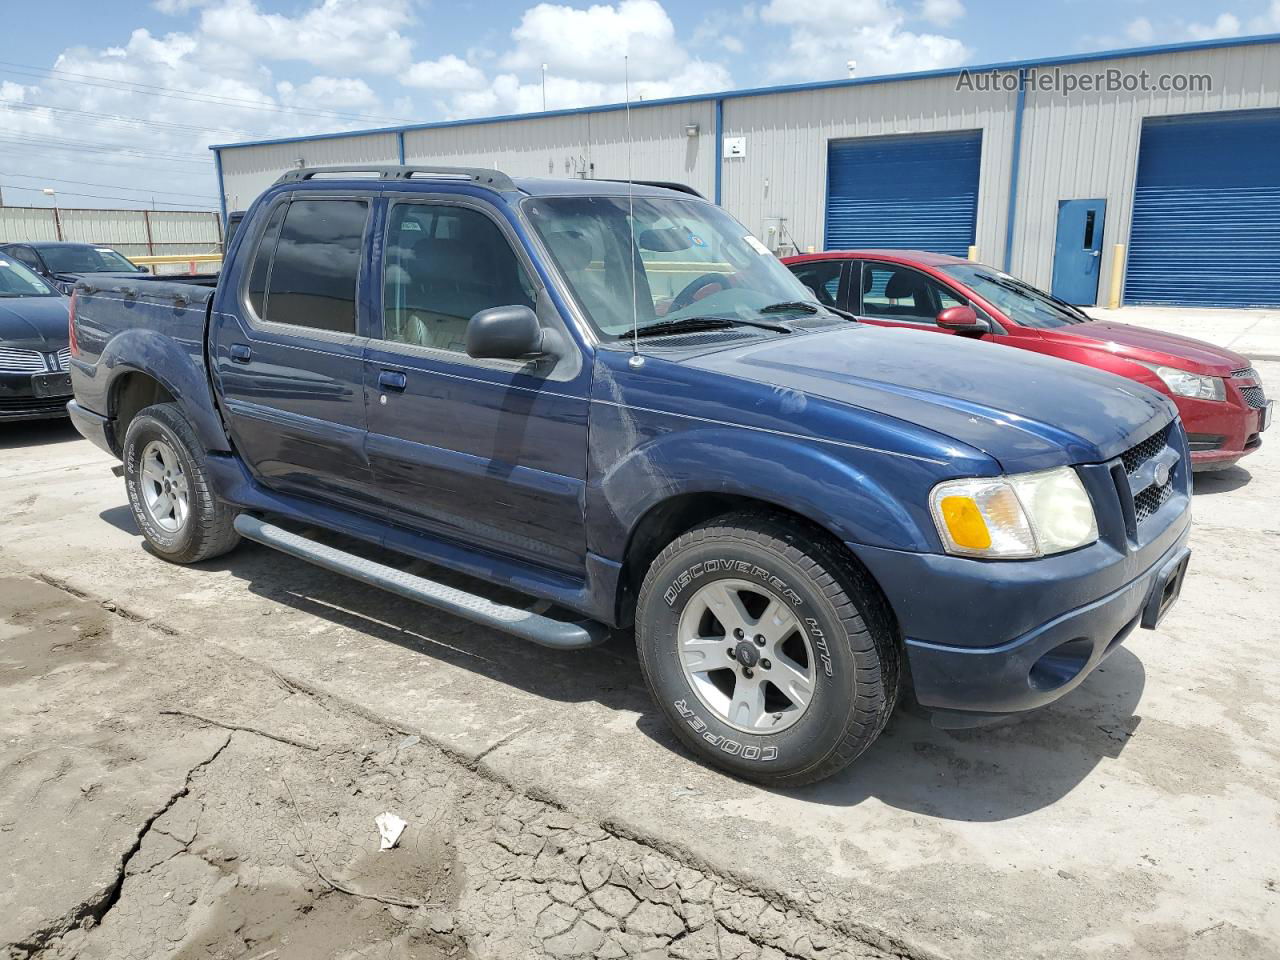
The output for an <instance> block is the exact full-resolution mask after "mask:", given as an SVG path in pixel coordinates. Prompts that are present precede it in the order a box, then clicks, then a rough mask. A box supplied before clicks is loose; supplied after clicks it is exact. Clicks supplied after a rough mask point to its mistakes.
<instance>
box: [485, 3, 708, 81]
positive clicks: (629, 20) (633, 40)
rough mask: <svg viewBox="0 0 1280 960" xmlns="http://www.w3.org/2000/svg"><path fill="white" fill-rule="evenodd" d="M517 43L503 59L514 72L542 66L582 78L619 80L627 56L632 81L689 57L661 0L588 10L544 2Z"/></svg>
mask: <svg viewBox="0 0 1280 960" xmlns="http://www.w3.org/2000/svg"><path fill="white" fill-rule="evenodd" d="M511 36H512V39H514V40H515V47H514V48H513V49H512V50H511V51H510V52H509V53H508V54H507V55H506V56H504V57H503V58H502V66H503V67H505V68H506V69H508V70H511V71H515V72H518V71H521V70H540V69H541V66H542V64H544V63H545V64H547V69H548V72H549V73H554V74H556V75H558V76H564V77H574V78H577V79H582V80H597V81H609V80H621V79H622V77H623V73H624V70H625V69H627V65H626V64H624V58H627V57H629V58H630V63H629V69H630V72H631V77H632V79H638V80H654V79H658V78H660V77H663V76H665V75H668V74H670V73H672V72H674V71H675V70H678V69H679V68H680V67H681V66H683V64H684V63H685V61H686V60H687V59H688V55H687V54H686V53H685V51H684V49H683V48H682V47H681V46H680V45H679V43H677V42H676V29H675V25H674V24H673V23H672V22H671V18H670V17H669V16H667V11H666V10H665V9H663V6H662V4H661V3H658V2H657V0H621V2H620V3H619V4H617V5H616V6H608V5H604V4H601V5H597V6H592V7H588V8H587V9H586V10H579V9H575V8H574V7H569V6H561V5H558V4H552V3H540V4H538V5H537V6H535V7H531V8H530V9H528V10H526V11H525V12H524V16H523V17H522V18H521V19H520V24H519V26H517V27H516V28H515V29H514V30H513V31H511Z"/></svg>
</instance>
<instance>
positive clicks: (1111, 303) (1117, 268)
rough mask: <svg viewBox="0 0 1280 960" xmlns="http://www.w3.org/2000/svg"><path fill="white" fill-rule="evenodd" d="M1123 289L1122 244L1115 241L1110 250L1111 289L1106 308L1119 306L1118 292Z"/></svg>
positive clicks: (1112, 308)
mask: <svg viewBox="0 0 1280 960" xmlns="http://www.w3.org/2000/svg"><path fill="white" fill-rule="evenodd" d="M1123 289H1124V244H1123V243H1117V244H1116V245H1115V247H1114V248H1112V252H1111V289H1110V291H1109V292H1108V294H1107V308H1108V309H1110V310H1115V309H1116V308H1117V307H1119V306H1120V292H1121V291H1122V290H1123Z"/></svg>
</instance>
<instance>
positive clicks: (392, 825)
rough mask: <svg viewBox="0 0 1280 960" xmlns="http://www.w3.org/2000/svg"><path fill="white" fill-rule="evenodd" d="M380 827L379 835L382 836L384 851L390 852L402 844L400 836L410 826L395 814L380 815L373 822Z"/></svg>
mask: <svg viewBox="0 0 1280 960" xmlns="http://www.w3.org/2000/svg"><path fill="white" fill-rule="evenodd" d="M373 822H374V823H376V824H377V825H378V833H379V834H380V835H381V836H382V846H381V848H380V849H382V850H390V849H391V848H392V847H394V846H395V845H396V844H397V843H399V842H400V834H402V833H404V828H405V827H407V826H408V824H407V823H405V822H404V821H403V820H401V819H400V818H399V817H397V816H396V815H395V814H394V813H380V814H378V816H377V818H376V819H375V820H374V821H373Z"/></svg>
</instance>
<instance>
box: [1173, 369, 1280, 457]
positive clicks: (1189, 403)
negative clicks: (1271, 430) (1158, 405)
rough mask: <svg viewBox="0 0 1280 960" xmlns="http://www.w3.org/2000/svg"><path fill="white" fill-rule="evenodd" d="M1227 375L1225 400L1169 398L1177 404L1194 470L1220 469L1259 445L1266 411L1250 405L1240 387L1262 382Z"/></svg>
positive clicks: (1259, 386)
mask: <svg viewBox="0 0 1280 960" xmlns="http://www.w3.org/2000/svg"><path fill="white" fill-rule="evenodd" d="M1241 382H1242V381H1240V380H1238V379H1232V378H1228V379H1227V381H1226V384H1227V396H1226V399H1225V400H1192V399H1190V398H1187V397H1172V399H1173V401H1174V403H1175V404H1176V405H1177V407H1178V416H1179V417H1181V418H1182V424H1183V427H1184V428H1185V429H1186V431H1187V439H1188V440H1189V441H1190V444H1191V463H1192V466H1193V467H1194V468H1195V469H1196V470H1214V469H1223V468H1226V467H1229V466H1231V465H1232V464H1233V463H1235V462H1236V461H1237V460H1239V459H1240V458H1241V457H1243V456H1245V455H1247V454H1250V453H1253V452H1254V451H1255V450H1257V449H1258V447H1260V446H1261V445H1262V430H1263V419H1264V415H1265V410H1264V408H1263V407H1255V406H1250V405H1249V403H1248V402H1247V401H1246V399H1245V395H1244V393H1243V390H1244V389H1245V388H1255V387H1256V389H1257V390H1258V392H1259V395H1261V384H1260V382H1259V381H1257V380H1256V379H1255V378H1250V379H1248V380H1245V381H1243V383H1244V384H1245V387H1242V386H1241Z"/></svg>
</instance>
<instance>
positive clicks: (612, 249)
mask: <svg viewBox="0 0 1280 960" xmlns="http://www.w3.org/2000/svg"><path fill="white" fill-rule="evenodd" d="M524 211H525V214H526V215H527V216H528V218H529V221H530V222H531V223H532V224H533V227H534V229H535V230H536V231H537V233H538V236H539V237H541V239H542V241H543V243H544V244H546V246H547V248H548V249H549V250H550V252H551V255H552V257H554V258H555V261H556V264H557V266H558V267H559V268H560V272H561V274H562V275H563V276H564V278H565V280H566V281H567V283H568V284H569V286H570V287H571V288H572V290H573V294H574V296H575V297H576V298H577V300H578V303H579V304H580V305H581V307H582V309H583V310H584V311H585V312H586V314H587V316H588V317H589V318H590V320H591V322H592V323H593V324H594V325H595V327H596V329H597V330H598V331H599V332H600V334H601V335H602V336H604V337H605V338H606V339H618V338H623V337H626V336H628V335H630V333H631V328H632V322H633V318H632V302H633V300H632V296H633V295H634V303H635V323H636V325H637V326H638V327H639V328H640V329H641V330H643V329H644V328H645V327H647V326H653V325H655V324H660V323H661V324H667V323H669V322H670V321H677V320H682V319H686V318H689V319H693V318H701V317H714V318H729V319H735V318H736V319H739V320H758V319H760V318H762V317H766V318H768V319H770V320H772V321H774V322H775V323H776V321H778V320H779V319H786V314H787V313H788V312H794V313H795V314H796V315H797V316H811V315H812V314H813V313H816V312H821V313H825V312H826V311H825V309H824V308H823V307H822V306H821V305H820V304H819V303H818V302H817V301H816V300H814V298H813V293H812V291H810V290H809V289H808V288H807V287H805V286H804V284H802V283H801V282H800V281H799V280H797V279H796V278H795V276H794V275H793V274H792V273H791V271H790V270H788V269H787V268H786V267H784V266H783V265H782V264H781V263H779V262H778V260H777V259H776V258H775V257H774V256H773V254H772V253H770V252H769V249H768V248H767V247H766V246H765V245H764V244H762V243H761V242H760V241H759V240H757V239H756V238H755V237H753V236H751V234H750V233H748V232H747V230H746V229H745V228H744V227H743V226H742V225H741V224H740V223H738V222H737V221H736V220H734V219H733V218H732V217H730V216H729V215H728V214H726V213H725V212H724V211H723V210H721V209H720V208H719V207H716V206H714V205H712V204H710V203H707V202H706V201H703V200H693V199H689V200H683V199H680V200H677V199H668V198H654V197H635V198H634V199H633V200H632V201H630V202H628V200H627V198H626V197H534V198H530V199H528V200H526V201H525V204H524ZM632 211H634V229H633V223H632V220H631V212H632ZM633 237H634V240H633ZM633 277H634V288H633V286H632V278H633ZM633 289H634V294H633V293H632V291H633ZM766 308H768V309H766ZM673 329H674V328H673ZM783 332H785V328H784V331H783Z"/></svg>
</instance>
